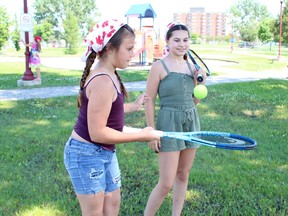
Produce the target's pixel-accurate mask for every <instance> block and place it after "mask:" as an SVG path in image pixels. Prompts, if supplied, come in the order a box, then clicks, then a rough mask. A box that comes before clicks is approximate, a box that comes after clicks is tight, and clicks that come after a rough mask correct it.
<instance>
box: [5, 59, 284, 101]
mask: <svg viewBox="0 0 288 216" xmlns="http://www.w3.org/2000/svg"><path fill="white" fill-rule="evenodd" d="M4 58H5V59H3V57H1V58H0V61H6V62H17V61H23V59H22V58H11V57H4ZM42 64H43V65H44V66H47V67H53V68H65V69H76V70H82V69H83V62H81V61H80V60H79V58H76V57H72V58H67V57H66V58H61V59H59V58H43V60H42ZM207 64H208V63H207ZM222 64H227V63H225V62H223V63H222ZM210 65H213V66H214V68H212V69H211V68H210V69H211V70H212V71H214V70H216V71H219V68H221V71H222V72H223V74H222V75H221V76H213V75H212V76H209V77H208V78H207V81H206V84H207V85H213V84H219V83H233V82H247V81H253V80H260V79H267V78H274V79H275V78H276V79H285V80H287V78H288V68H287V69H283V70H279V71H263V72H258V73H255V72H249V71H242V70H241V71H240V70H232V69H230V68H225V67H223V65H221V62H220V63H219V61H218V63H217V64H215V62H213V64H212V63H211V64H210ZM131 68H133V69H134V70H135V69H141V70H143V69H146V70H149V68H150V67H149V66H144V67H141V66H140V67H131ZM287 81H288V80H287ZM124 85H125V87H126V89H127V90H128V91H144V90H145V88H146V81H141V82H128V83H124ZM78 92H79V86H64V87H45V88H41V87H39V88H33V89H12V90H0V101H4V100H26V99H33V98H50V97H59V96H73V95H77V94H78Z"/></svg>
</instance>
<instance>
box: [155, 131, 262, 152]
mask: <svg viewBox="0 0 288 216" xmlns="http://www.w3.org/2000/svg"><path fill="white" fill-rule="evenodd" d="M154 133H155V134H157V135H159V136H160V137H163V138H172V139H180V140H185V141H188V142H193V143H197V144H200V145H204V146H209V147H215V148H221V149H228V150H251V149H254V148H255V147H256V146H257V142H256V141H255V140H253V139H251V138H249V137H246V136H242V135H239V134H232V133H226V132H216V131H198V132H163V131H157V130H155V131H154Z"/></svg>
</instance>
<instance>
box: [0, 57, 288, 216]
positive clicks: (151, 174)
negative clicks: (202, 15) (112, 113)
mask: <svg viewBox="0 0 288 216" xmlns="http://www.w3.org/2000/svg"><path fill="white" fill-rule="evenodd" d="M250 58H251V57H250ZM247 59H248V58H247ZM251 61H252V60H251ZM262 61H263V62H264V63H263V64H266V61H268V59H267V58H265V60H264V58H263V59H262ZM239 62H240V64H241V61H239ZM2 64H3V63H0V79H1V80H2V79H4V78H5V77H10V75H9V74H3V72H2V71H3V70H2V68H7V66H5V67H1V66H2ZM250 64H253V63H250ZM267 64H272V63H270V62H268V63H267ZM274 64H275V65H278V64H282V63H281V62H275V63H274ZM10 67H11V68H13V67H14V65H13V66H11V65H10ZM19 67H21V66H19ZM277 67H278V66H277ZM281 67H283V65H282V66H281ZM45 70H47V71H48V70H49V72H50V73H51V74H50V75H49V76H55V78H57V77H59V78H63V77H64V76H67V79H65V82H66V81H67V80H70V79H71V83H69V85H78V82H79V75H81V72H80V71H73V70H72V71H65V72H64V71H63V74H61V73H62V72H61V71H60V72H59V70H55V69H51V68H43V71H44V72H43V74H44V73H45ZM50 70H51V71H50ZM14 71H15V74H14V75H15V78H16V76H17V75H21V73H22V69H21V68H17V65H15V69H14ZM257 71H258V70H254V71H253V72H255V73H257ZM275 71H277V70H276V69H275ZM138 72H139V71H135V72H130V71H123V72H122V73H123V74H122V76H123V77H125V81H130V77H131V76H132V74H133V76H135V73H138ZM220 72H221V71H220ZM258 72H259V71H258ZM59 73H60V74H59ZM141 73H143V78H142V79H145V78H146V75H147V71H141ZM145 74H146V75H145ZM44 75H45V74H44ZM47 77H48V73H47ZM133 79H134V78H131V80H133ZM9 80H10V81H7V82H3V80H2V81H1V88H0V89H12V88H17V87H15V80H13V79H12V78H11V79H10V78H9ZM16 80H17V78H16ZM65 82H64V81H63V80H62V81H51V83H50V84H49V85H50V86H57V85H60V84H61V85H66V84H64V83H65ZM67 82H68V81H67ZM69 82H70V81H69ZM13 85H14V87H13ZM140 93H141V92H131V93H130V94H131V100H133V99H135V98H136V97H137V96H138V95H139V94H140ZM287 95H288V81H287V80H278V79H265V80H259V81H253V82H241V83H229V84H217V85H211V86H208V97H207V98H205V99H204V100H202V102H201V103H200V105H199V106H198V110H199V114H200V117H201V124H202V130H211V131H223V132H231V133H238V134H242V135H245V136H248V137H251V138H253V139H255V140H256V141H257V143H258V146H257V148H256V149H254V150H250V151H229V150H221V149H215V148H209V147H201V148H200V149H199V150H198V153H197V156H196V159H195V162H194V166H193V169H192V170H191V175H190V178H189V185H188V190H187V194H186V202H185V205H184V209H183V214H182V215H184V216H190V215H205V216H206V215H245V216H246V215H247V216H250V215H273V216H285V215H288V205H287V203H288V186H287V179H288V161H287V155H288V150H287V138H288V130H287V122H288V97H287ZM158 108H159V107H158V106H157V109H158ZM76 117H77V108H76V96H70V97H58V98H50V99H31V100H23V101H0V121H1V124H0V136H1V139H0V152H1V156H0V163H1V171H0V194H1V195H0V215H18V216H28V215H29V216H38V215H41V216H42V215H44V216H55V215H56V216H64V215H67V216H70V215H72V216H74V215H75V216H77V215H81V211H80V207H79V204H78V201H77V199H76V197H75V193H74V191H73V188H72V185H71V181H70V179H69V176H68V174H67V172H66V170H65V167H64V164H63V149H64V145H65V142H66V140H67V139H68V137H69V135H70V133H71V130H72V128H73V125H74V123H75V120H76ZM125 123H126V125H130V126H134V127H144V126H145V121H144V111H143V110H142V111H140V112H138V113H133V114H127V115H126V122H125ZM117 154H118V159H119V163H120V166H121V173H122V184H123V187H122V203H121V210H120V215H121V216H134V215H137V216H138V215H139V216H140V215H143V211H144V208H145V205H146V202H147V199H148V197H149V194H150V193H151V191H152V189H153V187H154V186H155V184H156V183H157V180H158V164H157V154H155V153H154V152H153V151H152V150H151V149H149V148H148V147H147V144H146V143H126V144H124V145H118V146H117ZM171 206H172V192H171V193H170V194H169V195H168V197H167V198H166V199H165V201H164V203H163V205H162V206H161V208H160V210H159V213H158V214H157V215H158V216H162V215H163V216H166V215H171Z"/></svg>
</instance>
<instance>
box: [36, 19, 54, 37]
mask: <svg viewBox="0 0 288 216" xmlns="http://www.w3.org/2000/svg"><path fill="white" fill-rule="evenodd" d="M33 32H34V35H39V36H41V38H42V40H43V41H49V39H50V37H51V35H53V29H52V24H51V23H48V22H47V21H43V22H41V23H40V24H38V25H36V26H34V29H33Z"/></svg>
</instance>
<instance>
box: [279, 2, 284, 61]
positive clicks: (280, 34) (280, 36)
mask: <svg viewBox="0 0 288 216" xmlns="http://www.w3.org/2000/svg"><path fill="white" fill-rule="evenodd" d="M282 4H283V0H280V32H279V47H278V61H279V60H280V58H281V38H282Z"/></svg>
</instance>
